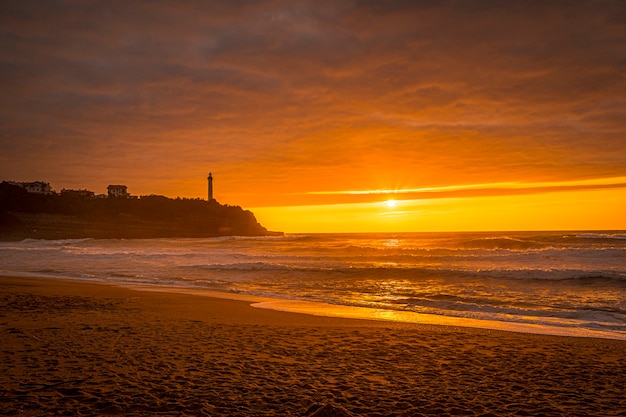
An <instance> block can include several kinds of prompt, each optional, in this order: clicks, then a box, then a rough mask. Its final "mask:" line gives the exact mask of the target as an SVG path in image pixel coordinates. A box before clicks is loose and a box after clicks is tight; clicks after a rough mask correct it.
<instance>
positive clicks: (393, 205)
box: [385, 200, 397, 208]
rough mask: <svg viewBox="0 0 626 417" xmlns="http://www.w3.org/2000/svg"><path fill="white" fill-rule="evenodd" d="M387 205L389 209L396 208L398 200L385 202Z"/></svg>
mask: <svg viewBox="0 0 626 417" xmlns="http://www.w3.org/2000/svg"><path fill="white" fill-rule="evenodd" d="M385 204H387V207H389V208H394V207H395V206H396V204H397V202H396V200H387V201H385Z"/></svg>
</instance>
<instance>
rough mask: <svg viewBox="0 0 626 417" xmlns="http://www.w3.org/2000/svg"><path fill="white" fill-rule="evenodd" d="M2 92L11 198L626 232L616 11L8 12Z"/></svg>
mask: <svg viewBox="0 0 626 417" xmlns="http://www.w3.org/2000/svg"><path fill="white" fill-rule="evenodd" d="M0 86H1V88H2V90H1V94H0V180H11V181H36V180H42V181H46V182H49V183H50V184H51V186H52V188H53V189H55V190H56V191H60V190H61V189H63V188H65V189H84V188H87V189H90V190H92V191H95V192H96V193H105V192H106V187H107V186H108V185H109V184H124V185H127V186H128V191H129V192H130V193H131V194H134V195H149V194H158V195H165V196H168V197H177V196H180V197H190V198H206V197H207V175H208V173H209V172H212V174H213V177H214V196H215V198H216V199H217V200H218V201H219V202H220V203H222V204H230V205H239V206H242V207H243V208H245V209H250V210H252V211H253V212H254V213H255V215H256V216H257V219H258V220H259V221H260V222H261V223H262V224H263V225H264V226H266V227H267V228H268V229H271V230H282V231H286V232H292V233H297V232H333V231H335V232H359V231H361V232H370V231H392V232H397V231H442V230H544V229H552V230H555V229H563V230H572V229H579V230H589V229H626V215H624V213H626V2H623V1H619V0H615V1H612V0H590V1H576V0H564V1H557V0H555V1H552V0H547V1H532V0H528V1H524V0H520V1H504V0H502V1H495V0H489V1H488V0H473V1H469V0H467V1H460V0H459V1H445V0H443V1H434V0H433V1H418V0H416V1H374V0H372V1H357V0H332V1H324V0H320V1H313V0H312V1H300V0H285V1H280V0H267V1H239V0H235V1H233V0H230V1H228V2H224V1H204V0H198V1H176V2H174V1H132V2H127V1H116V0H108V1H90V0H80V1H79V0H69V1H57V0H45V1H44V0H42V1H36V0H33V1H22V0H17V1H13V0H3V1H2V2H0ZM389 200H394V201H395V204H393V203H389Z"/></svg>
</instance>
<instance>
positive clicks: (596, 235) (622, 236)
mask: <svg viewBox="0 0 626 417" xmlns="http://www.w3.org/2000/svg"><path fill="white" fill-rule="evenodd" d="M575 236H576V238H578V239H609V240H610V239H615V240H626V233H606V234H605V233H579V234H577V235H575Z"/></svg>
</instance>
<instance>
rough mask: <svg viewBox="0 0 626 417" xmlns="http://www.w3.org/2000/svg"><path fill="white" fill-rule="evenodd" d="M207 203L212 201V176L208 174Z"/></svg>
mask: <svg viewBox="0 0 626 417" xmlns="http://www.w3.org/2000/svg"><path fill="white" fill-rule="evenodd" d="M208 180H209V201H213V175H211V173H210V172H209V178H208Z"/></svg>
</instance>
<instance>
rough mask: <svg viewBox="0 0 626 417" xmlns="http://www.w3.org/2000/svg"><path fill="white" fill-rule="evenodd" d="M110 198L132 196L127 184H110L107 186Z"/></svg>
mask: <svg viewBox="0 0 626 417" xmlns="http://www.w3.org/2000/svg"><path fill="white" fill-rule="evenodd" d="M107 193H108V195H109V198H130V194H128V191H127V187H126V186H125V185H109V186H108V187H107Z"/></svg>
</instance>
